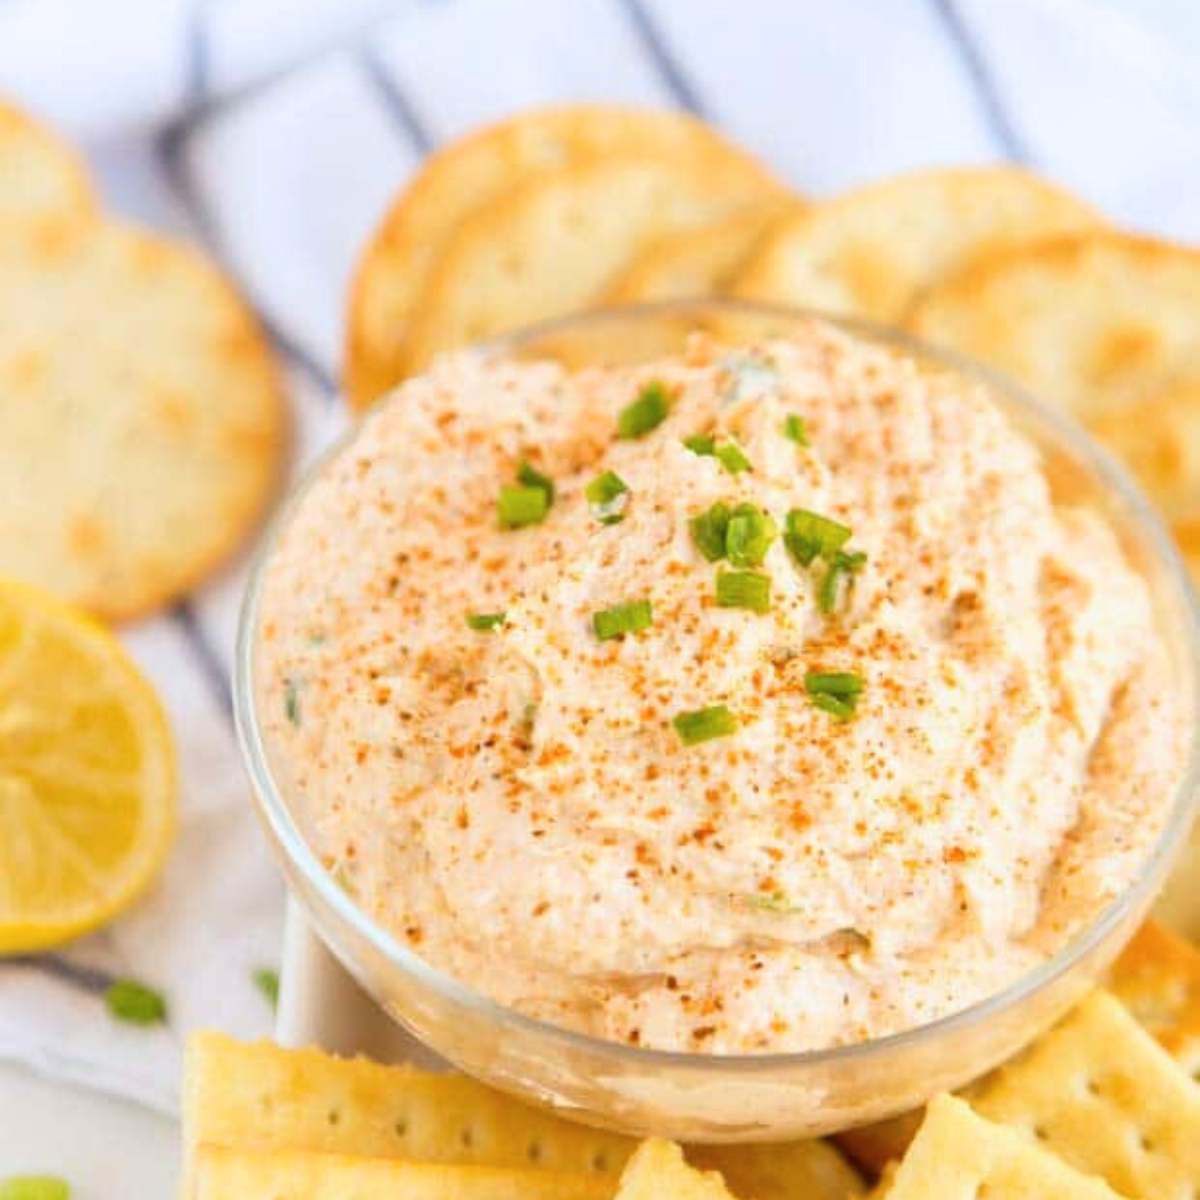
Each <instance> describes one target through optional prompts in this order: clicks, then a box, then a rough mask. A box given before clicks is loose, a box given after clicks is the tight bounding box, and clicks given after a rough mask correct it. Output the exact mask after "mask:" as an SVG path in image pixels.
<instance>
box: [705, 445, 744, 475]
mask: <svg viewBox="0 0 1200 1200" xmlns="http://www.w3.org/2000/svg"><path fill="white" fill-rule="evenodd" d="M714 453H715V454H716V456H717V458H719V459H720V460H721V466H723V467H724V468H725V470H727V471H728V472H729V473H730V475H740V474H741V473H742V472H743V471H749V470H752V468H751V466H750V460H749V459H748V458H747V457H746V456H745V454H744V453H743V452H742V448H741V446H739V445H738V444H737V442H735V441H733V440H732V439H731V440H730V441H728V442H722V443H721V444H720V445H719V446H717V447H716V449H715V451H714Z"/></svg>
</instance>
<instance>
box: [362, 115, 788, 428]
mask: <svg viewBox="0 0 1200 1200" xmlns="http://www.w3.org/2000/svg"><path fill="white" fill-rule="evenodd" d="M627 153H649V154H652V155H656V156H659V157H662V158H664V159H665V158H671V159H675V158H681V157H694V156H697V155H699V156H702V157H709V156H712V157H714V158H715V159H718V160H720V161H721V162H722V163H725V164H728V165H729V166H730V167H731V168H734V167H735V164H736V168H735V169H738V170H740V171H743V172H745V173H746V174H747V175H755V176H758V177H760V178H762V177H764V176H763V171H762V168H761V167H760V166H759V165H758V164H757V163H756V162H754V161H753V160H752V159H751V158H750V157H749V156H748V155H746V154H744V153H743V152H742V151H740V150H737V149H736V148H734V147H732V146H730V145H728V143H726V142H724V141H723V140H722V139H721V138H720V137H719V135H717V134H716V133H715V131H713V130H712V129H710V128H708V127H707V126H706V125H704V124H702V123H701V122H699V121H697V120H695V119H694V118H692V117H689V116H686V115H684V114H681V113H670V112H655V111H651V110H646V109H631V108H620V107H614V106H605V105H576V106H570V107H563V108H550V109H541V110H535V111H532V112H525V113H521V114H519V115H517V116H515V117H512V118H510V119H509V120H506V121H503V122H501V123H500V124H497V125H492V126H489V127H487V128H485V129H482V130H480V131H478V132H477V133H474V134H472V135H470V136H469V137H466V138H462V139H460V140H458V141H456V142H454V143H452V144H451V145H449V146H447V147H446V148H445V149H443V150H441V151H439V152H438V153H437V154H435V155H433V156H432V157H431V158H430V159H429V160H428V161H427V162H426V163H425V164H424V165H423V167H422V168H421V170H420V172H419V173H418V174H417V176H416V177H415V179H413V181H412V182H411V183H410V184H409V185H408V186H407V187H406V188H405V189H404V190H403V191H402V192H401V193H400V195H399V196H398V197H397V199H396V200H395V202H394V203H393V204H392V206H391V208H390V209H389V210H388V212H387V213H386V214H385V216H384V217H383V220H382V221H381V222H380V224H379V227H378V228H377V229H376V231H375V233H374V234H373V235H372V237H371V240H370V241H369V242H368V243H367V245H366V247H365V248H364V250H363V254H362V257H361V258H360V260H359V263H358V267H357V270H356V272H355V276H354V280H353V283H352V286H351V290H350V303H349V314H348V320H347V345H346V367H345V375H346V390H347V394H348V396H349V398H350V400H351V402H352V403H353V404H354V405H355V406H356V407H360V408H362V407H365V406H366V405H367V404H369V403H370V402H371V401H372V400H374V399H375V398H376V397H377V396H379V395H381V394H382V393H383V392H385V391H387V390H388V388H390V387H392V386H393V385H394V384H396V383H397V382H399V380H400V378H401V377H402V374H403V368H402V364H401V359H400V349H401V345H402V342H403V339H404V336H405V330H406V326H407V323H408V321H409V319H410V317H411V316H412V313H413V308H414V306H415V304H416V302H417V299H418V297H419V296H420V294H421V292H422V291H423V289H424V286H425V284H426V282H427V280H428V277H429V273H430V271H431V269H432V267H433V265H434V263H435V262H436V260H437V258H438V257H439V255H440V254H441V252H442V249H443V248H444V245H445V243H446V241H447V239H448V238H449V237H450V235H451V234H452V232H453V231H454V230H455V228H456V227H457V226H458V224H459V222H460V221H462V220H463V219H464V218H466V217H467V216H468V215H470V214H471V213H472V212H475V211H479V210H482V209H484V208H486V207H488V206H489V205H491V204H492V203H493V202H494V201H495V200H497V199H498V198H499V197H500V196H502V195H503V194H504V193H506V192H507V191H508V190H509V189H510V188H512V187H514V186H516V185H518V184H520V183H523V182H525V181H526V180H528V179H529V178H530V177H531V176H532V175H535V174H537V173H538V172H541V171H546V170H553V169H556V168H558V167H562V166H565V165H567V164H568V163H573V162H579V161H581V160H584V159H588V158H591V157H593V156H596V155H608V154H627Z"/></svg>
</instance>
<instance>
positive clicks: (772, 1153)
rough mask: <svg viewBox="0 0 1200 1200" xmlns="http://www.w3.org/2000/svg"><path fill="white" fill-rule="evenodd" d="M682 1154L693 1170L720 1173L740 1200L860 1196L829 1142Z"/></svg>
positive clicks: (860, 1188)
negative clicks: (694, 1168)
mask: <svg viewBox="0 0 1200 1200" xmlns="http://www.w3.org/2000/svg"><path fill="white" fill-rule="evenodd" d="M684 1152H685V1154H686V1155H687V1160H688V1162H689V1163H691V1164H692V1165H693V1166H696V1167H701V1168H703V1169H705V1170H712V1171H720V1173H721V1175H722V1176H723V1177H724V1179H725V1182H726V1183H727V1184H728V1185H729V1188H730V1190H731V1191H732V1192H733V1193H734V1195H736V1196H740V1197H742V1198H743V1200H851V1198H852V1197H854V1196H861V1195H863V1194H864V1193H865V1191H866V1187H865V1185H864V1184H863V1181H862V1177H861V1176H860V1175H859V1174H858V1172H857V1171H855V1170H854V1168H853V1167H851V1166H850V1164H849V1163H848V1162H847V1161H846V1160H845V1158H843V1157H842V1155H841V1154H840V1153H838V1151H837V1149H836V1148H835V1147H834V1146H833V1145H832V1144H831V1143H830V1142H823V1141H819V1140H812V1141H798V1142H781V1143H779V1144H771V1143H768V1142H759V1143H750V1144H748V1145H745V1146H688V1147H686V1148H685V1151H684Z"/></svg>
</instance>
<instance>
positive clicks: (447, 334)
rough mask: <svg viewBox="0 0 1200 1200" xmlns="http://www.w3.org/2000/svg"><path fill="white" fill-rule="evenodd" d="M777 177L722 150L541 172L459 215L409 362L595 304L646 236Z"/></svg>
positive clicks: (731, 206)
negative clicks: (768, 177) (725, 155)
mask: <svg viewBox="0 0 1200 1200" xmlns="http://www.w3.org/2000/svg"><path fill="white" fill-rule="evenodd" d="M768 186H770V185H768V184H767V183H766V182H765V180H764V179H763V177H762V176H761V175H758V174H752V173H748V172H747V171H746V170H745V169H744V168H743V166H742V164H741V162H740V161H737V160H734V161H733V162H726V161H725V160H724V159H723V158H721V157H720V156H702V155H693V156H689V157H680V158H663V157H660V156H657V155H656V156H648V155H620V156H605V157H602V158H596V159H592V160H589V161H586V162H582V163H576V164H573V165H571V166H567V167H561V168H559V169H558V170H555V171H547V172H543V173H542V174H540V175H537V176H535V177H534V178H533V179H532V180H530V181H529V182H528V183H526V184H523V185H521V186H519V187H517V188H514V189H513V190H512V191H511V192H510V193H508V194H507V195H506V196H504V197H503V198H502V199H500V200H499V201H497V202H496V203H494V204H492V205H490V206H489V207H488V208H486V209H483V210H480V211H478V212H475V213H473V214H472V215H471V216H470V217H467V218H466V219H465V220H464V221H462V222H461V223H460V224H459V226H458V229H457V230H456V231H455V233H454V235H453V236H452V237H451V238H450V239H449V241H448V242H447V245H446V247H445V249H444V250H443V252H442V255H441V257H440V259H439V261H438V263H437V265H436V267H435V268H434V270H433V272H432V273H431V275H430V278H429V282H428V284H427V286H426V288H425V291H424V292H423V293H422V296H421V303H420V306H419V312H417V313H416V314H414V317H413V319H412V322H411V323H410V326H409V336H408V339H407V343H406V346H405V352H404V367H405V368H406V370H407V371H409V372H413V371H417V370H420V369H422V368H423V367H424V366H426V365H427V364H428V363H429V361H430V360H431V359H432V358H433V356H434V355H435V354H438V353H440V352H441V351H444V350H448V349H452V348H453V347H456V346H462V345H466V344H468V343H471V342H476V341H479V340H480V339H483V338H489V337H493V336H495V335H496V334H499V333H504V332H506V331H508V330H512V329H518V328H521V327H523V326H525V325H530V324H533V323H534V322H537V321H542V320H546V319H547V318H550V317H557V316H565V315H566V314H568V313H572V312H576V311H578V310H579V309H582V308H586V307H587V306H588V305H590V304H591V303H593V302H594V301H595V300H596V299H597V298H598V297H600V296H602V295H603V294H604V292H605V289H606V288H607V287H608V286H609V285H610V284H611V282H612V279H613V278H614V276H615V274H616V273H617V271H619V270H620V269H621V268H622V267H623V266H624V264H625V263H627V262H628V261H629V260H630V259H631V258H632V257H634V256H635V255H636V254H638V253H639V251H641V250H642V249H643V248H644V247H645V246H647V245H649V244H650V243H651V242H653V241H655V240H657V239H658V238H661V237H664V236H666V235H667V234H669V233H674V232H678V231H680V230H684V229H694V228H697V227H699V226H701V225H704V224H706V223H707V222H711V221H714V220H717V219H719V218H721V217H723V216H726V215H728V214H729V213H731V212H734V211H736V210H737V209H738V208H739V207H741V206H743V205H746V204H750V203H753V202H755V201H757V200H760V199H761V198H762V196H763V194H764V190H765V189H766V188H767V187H768Z"/></svg>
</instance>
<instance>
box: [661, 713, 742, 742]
mask: <svg viewBox="0 0 1200 1200" xmlns="http://www.w3.org/2000/svg"><path fill="white" fill-rule="evenodd" d="M671 724H672V725H674V726H675V732H676V733H677V734H679V740H680V741H681V742H682V743H683V744H684V745H685V746H697V745H699V744H700V743H701V742H710V741H712V739H713V738H720V737H729V735H730V734H732V733H736V732H737V730H738V719H737V717H735V716H734V715H733V713H731V712H730V711H729V709H728V708H726V707H725V705H724V704H714V705H713V706H712V707H711V708H698V709H696V710H695V711H694V712H681V713H680V714H679V715H678V716H676V717H674V718H672V720H671Z"/></svg>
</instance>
